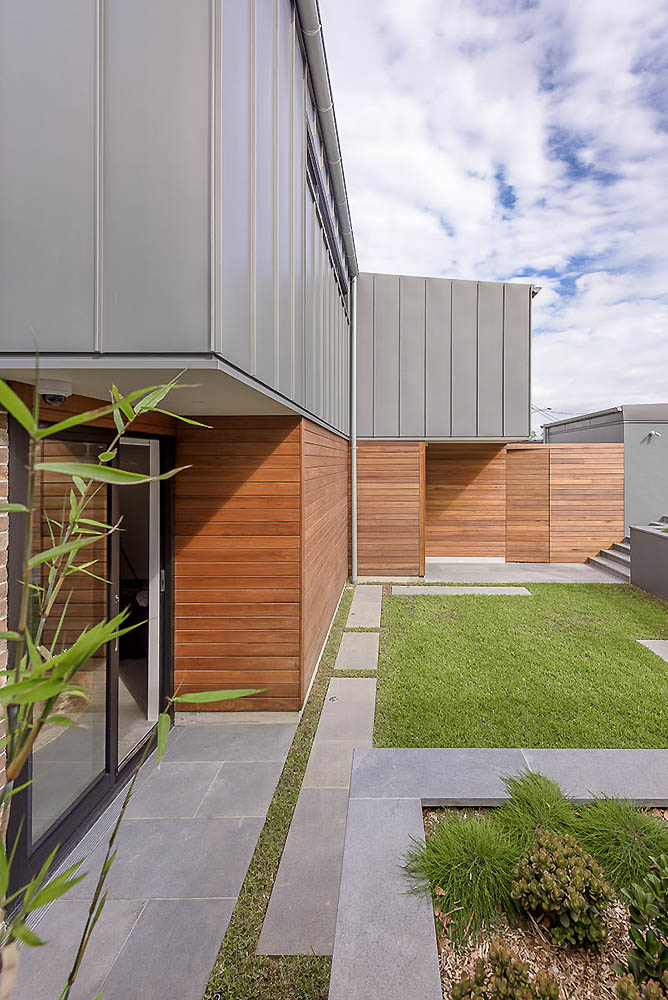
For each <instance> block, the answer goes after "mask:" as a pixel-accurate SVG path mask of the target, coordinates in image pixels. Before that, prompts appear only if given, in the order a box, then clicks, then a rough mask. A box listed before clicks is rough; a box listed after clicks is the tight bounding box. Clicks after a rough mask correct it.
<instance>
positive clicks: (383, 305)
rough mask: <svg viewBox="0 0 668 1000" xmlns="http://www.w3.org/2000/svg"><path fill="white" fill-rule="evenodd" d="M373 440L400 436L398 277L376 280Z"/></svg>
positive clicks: (380, 276)
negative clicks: (374, 438)
mask: <svg viewBox="0 0 668 1000" xmlns="http://www.w3.org/2000/svg"><path fill="white" fill-rule="evenodd" d="M374 285H375V293H374V310H373V317H374V352H373V353H374V384H373V402H374V424H373V433H374V437H398V436H399V276H398V275H394V274H377V275H375V278H374Z"/></svg>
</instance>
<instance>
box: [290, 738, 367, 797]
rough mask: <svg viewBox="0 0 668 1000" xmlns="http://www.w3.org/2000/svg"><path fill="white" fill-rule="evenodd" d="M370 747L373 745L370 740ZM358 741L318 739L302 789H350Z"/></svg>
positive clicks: (307, 766) (313, 748) (312, 750)
mask: <svg viewBox="0 0 668 1000" xmlns="http://www.w3.org/2000/svg"><path fill="white" fill-rule="evenodd" d="M368 745H369V746H370V745H371V741H370V740H369V743H368ZM358 746H360V743H359V741H356V740H323V739H316V740H315V741H314V743H313V746H312V747H311V754H310V756H309V759H308V764H307V765H306V773H305V775H304V780H303V782H302V788H348V787H349V786H350V771H351V768H352V763H353V750H354V749H355V747H358Z"/></svg>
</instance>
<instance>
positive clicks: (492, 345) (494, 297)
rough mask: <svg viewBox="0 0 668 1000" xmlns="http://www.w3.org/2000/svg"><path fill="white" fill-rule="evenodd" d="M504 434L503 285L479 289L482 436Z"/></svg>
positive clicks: (479, 404) (479, 383)
mask: <svg viewBox="0 0 668 1000" xmlns="http://www.w3.org/2000/svg"><path fill="white" fill-rule="evenodd" d="M500 433H503V285H495V284H487V283H481V284H480V285H479V286H478V435H479V437H496V436H498V435H499V434H500Z"/></svg>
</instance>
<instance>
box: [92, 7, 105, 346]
mask: <svg viewBox="0 0 668 1000" xmlns="http://www.w3.org/2000/svg"><path fill="white" fill-rule="evenodd" d="M103 128H104V0H96V4H95V113H94V143H95V148H94V150H93V162H94V177H93V185H94V191H95V203H94V206H93V228H94V237H93V246H94V248H95V250H94V252H95V262H94V268H93V350H95V351H98V352H100V353H101V352H102V351H103V329H102V323H103V312H102V308H103V305H102V185H103V172H102V171H103V162H102V153H103V143H102V135H103Z"/></svg>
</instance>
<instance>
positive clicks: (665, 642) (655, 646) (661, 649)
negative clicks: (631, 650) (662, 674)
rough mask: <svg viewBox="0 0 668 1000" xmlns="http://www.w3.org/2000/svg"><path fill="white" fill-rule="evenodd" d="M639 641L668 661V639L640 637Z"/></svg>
mask: <svg viewBox="0 0 668 1000" xmlns="http://www.w3.org/2000/svg"><path fill="white" fill-rule="evenodd" d="M638 642H639V643H640V645H641V646H647V648H648V649H651V650H652V652H653V653H656V655H657V656H660V657H661V659H662V660H665V661H666V663H668V639H638Z"/></svg>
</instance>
